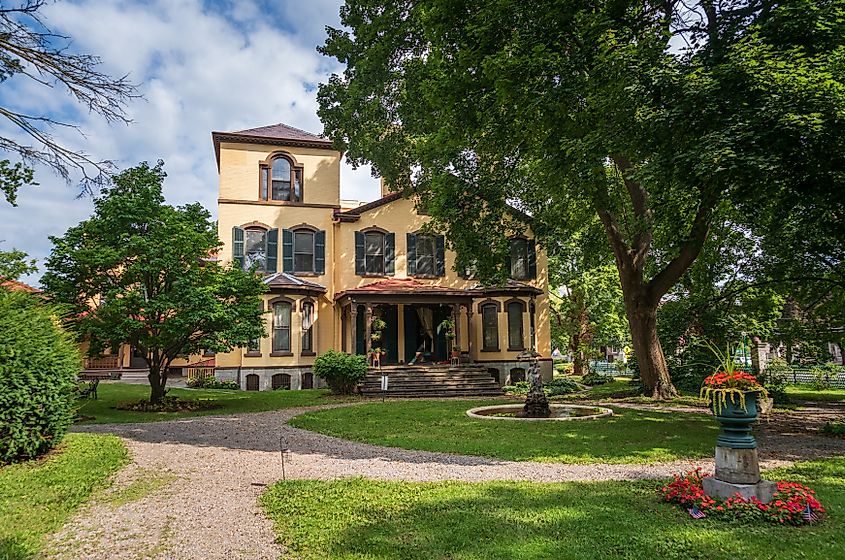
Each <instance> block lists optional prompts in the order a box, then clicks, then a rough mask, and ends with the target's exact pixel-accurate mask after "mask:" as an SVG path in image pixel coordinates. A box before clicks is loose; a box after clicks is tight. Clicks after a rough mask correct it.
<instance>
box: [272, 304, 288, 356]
mask: <svg viewBox="0 0 845 560" xmlns="http://www.w3.org/2000/svg"><path fill="white" fill-rule="evenodd" d="M290 312H291V305H290V303H288V302H285V301H280V302H277V303H275V304H273V352H290Z"/></svg>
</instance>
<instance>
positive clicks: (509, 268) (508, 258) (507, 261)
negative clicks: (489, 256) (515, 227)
mask: <svg viewBox="0 0 845 560" xmlns="http://www.w3.org/2000/svg"><path fill="white" fill-rule="evenodd" d="M512 244H513V240H512V239H511V240H509V241H508V256H506V257H505V272H506V273H507V274H508V278H513V264H512V263H511V245H512Z"/></svg>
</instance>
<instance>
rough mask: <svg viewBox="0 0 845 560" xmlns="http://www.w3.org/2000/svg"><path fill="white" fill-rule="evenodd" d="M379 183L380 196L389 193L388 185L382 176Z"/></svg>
mask: <svg viewBox="0 0 845 560" xmlns="http://www.w3.org/2000/svg"><path fill="white" fill-rule="evenodd" d="M379 185H381V196H382V198H384V197H385V196H387V195H389V194H390V187H388V186H387V183H386V182H385V180H384V177H380V178H379Z"/></svg>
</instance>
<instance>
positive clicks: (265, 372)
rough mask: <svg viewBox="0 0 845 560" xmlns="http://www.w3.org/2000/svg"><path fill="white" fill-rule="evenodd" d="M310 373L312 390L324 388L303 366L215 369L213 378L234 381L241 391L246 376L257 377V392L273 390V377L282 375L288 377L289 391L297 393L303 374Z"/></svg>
mask: <svg viewBox="0 0 845 560" xmlns="http://www.w3.org/2000/svg"><path fill="white" fill-rule="evenodd" d="M306 373H310V374H312V377H313V388H314V389H321V388H324V387H326V384H325V383H324V382H323V381H322V380H321V379H319V378H318V377H317V376H316V375H313V371H312V370H311V368H310V367H307V366H303V367H296V368H289V367H286V368H281V367H265V368H255V367H251V368H250V367H244V368H221V367H219V368H217V369H216V371H215V377H217V379H219V380H220V381H235V382H237V383H238V385H240V387H241V390H243V391H246V390H247V376H248V375H257V376H258V390H259V391H271V390H272V389H273V376H274V375H276V374H283V375H289V376H290V389H291V390H292V391H297V390H300V389H302V377H303V375H304V374H306Z"/></svg>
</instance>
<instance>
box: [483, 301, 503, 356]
mask: <svg viewBox="0 0 845 560" xmlns="http://www.w3.org/2000/svg"><path fill="white" fill-rule="evenodd" d="M481 327H482V333H483V340H482V346H481V349H482V350H488V351H494V350H498V349H499V310H498V309H497V307H496V305H495V304H493V303H488V304H485V305H482V306H481Z"/></svg>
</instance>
